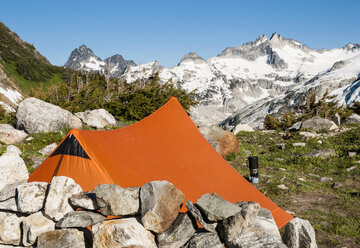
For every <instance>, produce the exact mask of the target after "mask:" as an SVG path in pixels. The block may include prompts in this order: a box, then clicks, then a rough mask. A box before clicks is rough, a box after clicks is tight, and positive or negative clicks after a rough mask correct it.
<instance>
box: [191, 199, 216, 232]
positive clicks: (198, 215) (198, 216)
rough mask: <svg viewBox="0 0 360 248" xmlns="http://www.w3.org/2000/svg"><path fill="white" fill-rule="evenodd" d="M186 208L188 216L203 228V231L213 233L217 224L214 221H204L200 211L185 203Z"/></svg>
mask: <svg viewBox="0 0 360 248" xmlns="http://www.w3.org/2000/svg"><path fill="white" fill-rule="evenodd" d="M186 207H187V209H188V210H189V212H190V214H191V215H192V216H193V217H194V218H195V219H196V220H197V221H198V222H199V223H200V225H202V226H203V227H204V229H205V230H207V231H209V232H215V229H216V225H217V223H216V222H215V221H209V220H207V219H204V218H203V216H202V214H201V212H200V210H199V209H198V208H197V207H196V206H195V205H194V204H193V203H192V202H191V201H189V200H188V201H186Z"/></svg>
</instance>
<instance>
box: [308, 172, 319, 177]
mask: <svg viewBox="0 0 360 248" xmlns="http://www.w3.org/2000/svg"><path fill="white" fill-rule="evenodd" d="M308 176H309V177H320V176H319V175H317V174H313V173H309V174H308Z"/></svg>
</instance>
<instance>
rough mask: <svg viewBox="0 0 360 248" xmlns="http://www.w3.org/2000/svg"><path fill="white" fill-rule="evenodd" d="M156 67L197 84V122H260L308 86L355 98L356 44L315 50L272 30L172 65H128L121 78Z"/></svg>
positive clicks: (359, 54)
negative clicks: (204, 56) (216, 52)
mask: <svg viewBox="0 0 360 248" xmlns="http://www.w3.org/2000/svg"><path fill="white" fill-rule="evenodd" d="M155 72H159V77H160V79H161V81H163V82H166V81H168V80H170V79H172V82H174V83H176V84H178V85H181V87H183V88H185V89H186V90H189V91H192V90H196V92H197V96H198V100H199V102H200V104H199V105H198V106H197V107H195V108H194V109H193V110H192V118H193V119H194V120H195V121H196V122H197V123H198V124H200V125H206V124H215V123H220V122H222V123H223V125H224V126H226V127H228V128H230V129H231V128H232V127H233V126H235V125H236V124H238V123H246V124H250V125H251V126H253V127H255V128H261V126H262V122H263V119H264V117H265V116H266V113H280V112H281V111H285V109H288V108H291V106H294V105H295V104H297V103H298V102H299V101H300V100H301V99H302V97H303V96H304V94H305V93H306V92H307V91H309V90H313V91H314V92H316V94H317V96H319V97H321V96H322V95H323V94H324V93H325V91H326V90H328V92H329V93H330V94H332V95H335V96H336V98H337V99H338V100H339V101H340V102H344V103H347V104H349V103H350V102H352V101H359V100H360V95H359V94H360V88H359V86H360V82H359V73H360V45H359V44H348V45H346V46H344V47H342V48H335V49H331V50H324V49H323V50H314V49H311V48H309V47H307V46H306V45H304V44H302V43H300V42H298V41H296V40H292V39H286V38H283V37H281V36H280V35H279V34H276V33H274V34H273V35H272V36H271V38H270V39H268V38H267V37H266V36H265V35H262V36H260V37H258V38H257V39H256V40H255V41H254V42H249V43H246V44H243V45H241V46H238V47H228V48H226V49H225V50H224V51H223V52H222V53H221V54H219V55H217V56H216V57H213V58H210V59H209V60H207V61H206V60H204V59H202V58H201V57H200V56H199V55H197V54H196V53H189V54H187V55H185V56H184V57H183V58H182V59H181V61H180V63H179V64H178V65H177V66H174V67H172V68H165V67H162V66H160V65H159V64H158V62H157V61H155V62H151V63H148V64H144V65H139V66H130V67H128V68H127V70H126V71H125V73H124V75H123V76H122V78H123V79H124V80H126V81H127V82H129V83H131V82H133V81H135V80H137V79H145V78H147V77H149V75H152V74H153V73H155Z"/></svg>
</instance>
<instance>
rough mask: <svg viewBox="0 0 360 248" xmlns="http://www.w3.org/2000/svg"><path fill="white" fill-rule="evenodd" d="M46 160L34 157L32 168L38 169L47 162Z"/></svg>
mask: <svg viewBox="0 0 360 248" xmlns="http://www.w3.org/2000/svg"><path fill="white" fill-rule="evenodd" d="M45 159H46V158H45V157H32V161H33V162H34V164H33V165H32V167H33V168H34V169H36V168H37V167H39V166H40V165H41V164H42V163H43V162H44V161H45Z"/></svg>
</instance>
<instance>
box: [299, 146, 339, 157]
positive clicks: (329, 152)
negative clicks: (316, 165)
mask: <svg viewBox="0 0 360 248" xmlns="http://www.w3.org/2000/svg"><path fill="white" fill-rule="evenodd" d="M331 156H336V151H335V150H334V149H332V148H328V149H319V150H316V151H314V152H309V153H306V154H304V155H303V157H310V158H318V157H320V158H330V157H331Z"/></svg>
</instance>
